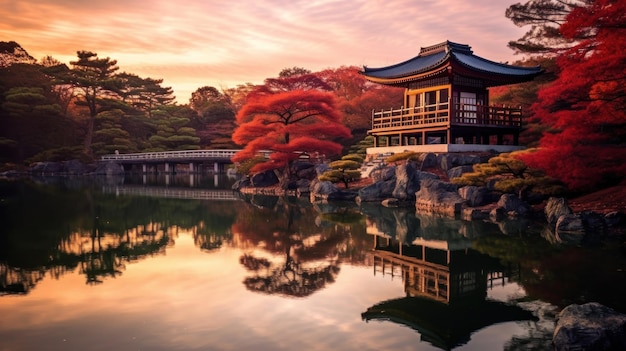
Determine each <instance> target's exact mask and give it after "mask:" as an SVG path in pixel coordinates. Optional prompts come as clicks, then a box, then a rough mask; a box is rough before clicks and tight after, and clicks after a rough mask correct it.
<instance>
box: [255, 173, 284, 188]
mask: <svg viewBox="0 0 626 351" xmlns="http://www.w3.org/2000/svg"><path fill="white" fill-rule="evenodd" d="M278 182H279V179H278V176H276V173H274V171H266V172H260V173H256V174H254V175H253V176H252V177H250V184H251V185H252V186H253V187H257V188H263V187H268V186H272V185H276V184H278Z"/></svg>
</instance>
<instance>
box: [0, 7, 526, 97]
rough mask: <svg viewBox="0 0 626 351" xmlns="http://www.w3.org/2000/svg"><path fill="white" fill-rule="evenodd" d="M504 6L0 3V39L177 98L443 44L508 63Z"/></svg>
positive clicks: (509, 32)
mask: <svg viewBox="0 0 626 351" xmlns="http://www.w3.org/2000/svg"><path fill="white" fill-rule="evenodd" d="M505 9H506V5H502V4H501V3H499V2H494V1H491V0H477V1H473V2H469V3H463V2H458V1H452V0H440V1H437V2H434V1H433V2H430V1H424V2H419V3H416V2H415V1H410V0H403V1H394V2H382V1H375V2H374V1H368V0H355V1H341V0H335V1H332V0H330V1H328V0H326V1H321V0H320V1H305V0H296V1H286V0H284V1H276V0H258V1H254V2H248V1H236V0H233V1H229V2H208V1H204V0H182V1H177V2H173V1H168V0H125V1H112V0H92V1H88V2H77V1H73V0H36V1H28V2H16V1H11V0H0V16H2V18H3V21H2V22H1V23H0V36H1V37H2V38H3V40H5V41H10V40H13V41H16V42H18V43H19V44H20V45H22V47H24V48H25V49H26V50H27V51H28V52H29V53H30V54H31V55H32V56H33V57H35V58H41V57H43V56H46V55H51V56H53V57H55V58H56V59H58V60H61V61H62V62H66V63H68V62H69V61H70V60H73V59H75V58H76V51H78V50H89V51H93V52H96V53H98V55H99V56H101V57H110V58H112V59H115V60H118V65H119V66H120V68H121V70H122V71H128V72H131V73H135V74H138V75H140V76H143V77H151V78H163V79H164V85H166V86H171V87H172V88H173V89H174V91H175V94H176V95H177V97H178V101H179V102H180V103H186V102H188V99H189V97H190V95H191V92H192V91H194V90H195V89H197V88H199V87H201V86H205V85H210V86H216V87H234V86H235V85H237V84H243V83H246V82H251V83H260V82H262V81H263V79H265V78H267V77H273V76H276V75H277V74H278V72H280V71H281V70H282V69H283V68H286V67H293V66H299V67H304V68H307V69H310V70H313V71H315V70H321V69H325V68H335V67H339V66H342V65H368V66H373V67H377V66H384V65H388V64H392V63H396V62H400V61H403V60H406V59H409V58H411V57H413V56H415V55H417V53H418V52H419V48H420V47H422V46H429V45H432V44H435V43H438V42H441V41H444V40H452V41H456V42H460V43H465V44H469V45H471V46H472V47H473V49H474V51H475V52H476V53H477V54H479V55H481V56H483V57H486V58H489V59H491V60H494V61H510V60H512V59H513V55H512V51H511V50H509V49H508V48H507V47H506V44H507V43H508V41H510V40H514V39H517V38H519V37H520V36H521V35H522V34H523V32H524V29H520V28H517V27H516V26H515V25H513V23H512V22H510V21H509V20H508V19H506V18H505V17H504V11H505Z"/></svg>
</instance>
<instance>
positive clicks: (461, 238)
mask: <svg viewBox="0 0 626 351" xmlns="http://www.w3.org/2000/svg"><path fill="white" fill-rule="evenodd" d="M186 177H189V176H186ZM186 177H184V176H183V177H172V178H171V179H167V180H165V179H142V178H136V179H117V180H98V181H95V182H84V181H80V180H71V181H68V180H61V181H55V180H51V179H46V180H39V181H26V182H2V181H0V219H1V220H2V223H0V226H1V228H0V230H1V232H0V233H1V234H0V350H3V351H4V350H439V349H458V350H502V349H507V350H522V349H536V350H549V349H551V346H550V339H551V334H552V329H553V328H554V313H555V311H558V309H559V308H561V307H562V306H564V305H566V304H568V303H573V302H577V303H580V302H586V301H588V300H593V301H600V302H603V303H605V304H607V305H609V306H611V307H614V308H618V309H620V310H623V309H624V305H623V302H621V300H622V296H624V293H625V292H626V289H625V288H624V287H623V286H621V285H623V282H624V273H623V268H624V259H623V255H622V256H616V255H615V254H614V249H613V248H612V247H610V246H609V247H602V248H594V249H593V250H587V249H579V248H556V247H554V246H552V245H551V244H549V243H548V242H547V241H546V240H544V239H543V238H542V237H541V236H539V234H538V233H539V232H540V231H541V229H542V228H535V226H534V225H533V224H532V223H529V222H508V223H505V224H502V225H500V226H496V225H493V224H487V223H482V222H464V221H455V220H447V219H441V218H436V217H430V216H423V215H416V214H415V213H414V211H412V210H411V209H387V208H383V207H380V206H377V205H368V206H363V207H356V205H355V204H341V205H312V204H310V203H309V202H308V201H306V200H302V199H292V198H287V199H283V198H275V197H247V198H242V197H240V196H239V195H238V194H236V193H233V192H231V191H229V190H225V189H228V188H229V186H230V184H231V183H232V180H228V179H226V178H222V177H215V178H213V177H212V178H206V179H205V178H203V179H194V178H193V177H191V178H186ZM607 257H608V258H607ZM616 257H617V258H616ZM609 258H610V259H609ZM589 262H593V264H589ZM620 279H621V280H620ZM616 282H618V283H617V284H616Z"/></svg>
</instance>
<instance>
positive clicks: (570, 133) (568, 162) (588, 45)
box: [524, 0, 626, 191]
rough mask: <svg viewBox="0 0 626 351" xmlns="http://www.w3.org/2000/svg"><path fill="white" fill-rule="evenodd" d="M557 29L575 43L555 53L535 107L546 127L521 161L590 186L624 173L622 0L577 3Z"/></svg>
mask: <svg viewBox="0 0 626 351" xmlns="http://www.w3.org/2000/svg"><path fill="white" fill-rule="evenodd" d="M561 32H562V33H563V35H564V36H565V37H567V38H571V39H576V40H578V44H577V45H576V46H574V47H573V48H572V49H570V50H568V51H567V52H566V53H564V54H562V55H560V56H559V57H558V59H557V63H558V65H559V67H560V68H561V73H560V75H559V77H558V79H557V80H556V81H554V83H553V84H551V85H549V86H547V87H545V88H543V89H542V90H540V91H539V97H538V101H537V103H535V104H534V105H533V109H534V112H535V113H536V115H537V116H538V118H539V119H540V121H541V123H543V124H544V125H546V126H547V127H549V130H548V131H547V132H546V133H544V135H543V137H542V138H541V140H540V148H539V150H538V151H537V152H535V153H531V154H529V155H528V156H526V157H525V158H524V161H525V162H526V163H527V164H528V165H529V166H531V167H536V168H541V169H544V170H545V171H546V173H547V174H548V175H550V176H553V177H555V178H558V179H560V180H562V181H563V182H565V183H566V184H567V185H568V187H569V188H570V189H571V190H574V191H584V190H591V189H594V188H599V187H602V186H606V185H609V184H610V183H612V182H615V181H619V180H621V179H623V177H624V174H626V162H625V161H626V145H625V141H626V114H625V113H624V111H625V110H626V55H625V52H624V50H623V48H624V47H625V46H626V1H615V0H596V1H595V2H593V3H591V4H590V5H588V6H584V7H578V8H575V9H574V10H572V11H571V13H570V14H569V15H568V16H567V19H566V22H565V23H564V24H563V25H562V26H561Z"/></svg>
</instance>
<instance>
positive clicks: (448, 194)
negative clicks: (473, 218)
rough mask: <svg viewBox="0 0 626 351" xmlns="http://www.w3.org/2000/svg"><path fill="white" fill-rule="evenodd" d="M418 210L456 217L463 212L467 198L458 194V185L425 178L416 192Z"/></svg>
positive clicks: (416, 207)
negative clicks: (464, 198)
mask: <svg viewBox="0 0 626 351" xmlns="http://www.w3.org/2000/svg"><path fill="white" fill-rule="evenodd" d="M415 196H416V200H415V209H416V210H417V211H418V212H425V213H434V214H440V215H444V216H449V217H455V216H456V215H458V214H460V213H461V208H462V205H463V204H464V203H465V200H463V198H462V197H461V196H459V194H458V186H457V185H455V184H451V183H446V182H442V181H440V180H437V179H423V180H422V181H421V184H420V190H419V191H418V192H417V193H416V194H415Z"/></svg>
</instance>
